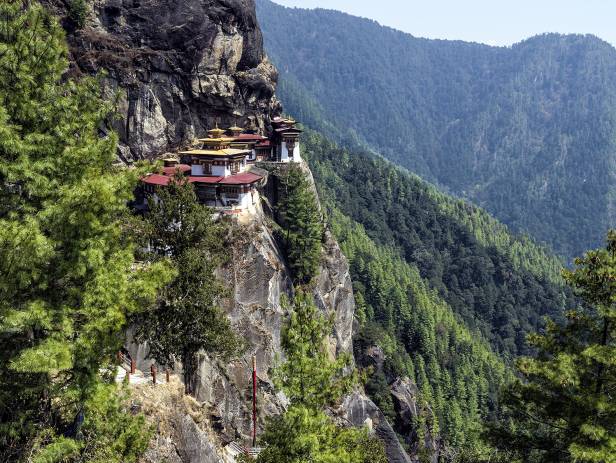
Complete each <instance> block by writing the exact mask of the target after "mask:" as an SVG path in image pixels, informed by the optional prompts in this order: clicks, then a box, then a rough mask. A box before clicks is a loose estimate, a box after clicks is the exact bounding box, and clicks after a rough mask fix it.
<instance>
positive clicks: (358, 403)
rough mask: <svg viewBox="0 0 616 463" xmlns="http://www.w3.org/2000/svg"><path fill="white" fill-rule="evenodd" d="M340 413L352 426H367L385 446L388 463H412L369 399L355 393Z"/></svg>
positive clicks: (350, 396)
mask: <svg viewBox="0 0 616 463" xmlns="http://www.w3.org/2000/svg"><path fill="white" fill-rule="evenodd" d="M340 412H341V414H342V416H343V417H344V419H346V420H347V422H348V423H349V424H350V425H352V426H368V427H369V428H370V429H373V430H374V432H375V433H376V435H377V436H378V437H379V438H380V439H381V440H382V441H383V443H384V444H385V452H386V453H387V461H389V463H414V460H411V459H410V458H409V456H408V455H407V453H406V452H405V450H404V449H403V448H402V445H400V442H399V441H398V437H397V436H396V432H395V431H394V430H393V428H392V427H391V425H390V424H389V423H388V422H387V419H386V418H385V416H384V415H383V412H381V410H379V407H377V406H376V405H375V404H374V403H373V402H372V401H371V400H370V399H368V398H367V397H366V396H364V395H363V394H361V393H359V392H356V393H354V394H351V395H349V396H348V397H346V398H345V400H344V402H343V403H342V406H341V407H340Z"/></svg>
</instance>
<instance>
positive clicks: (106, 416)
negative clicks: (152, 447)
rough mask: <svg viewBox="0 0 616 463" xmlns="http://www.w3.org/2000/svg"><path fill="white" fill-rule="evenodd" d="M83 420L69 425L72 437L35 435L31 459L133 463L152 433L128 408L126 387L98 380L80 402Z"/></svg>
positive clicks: (141, 452)
mask: <svg viewBox="0 0 616 463" xmlns="http://www.w3.org/2000/svg"><path fill="white" fill-rule="evenodd" d="M83 415H84V417H85V420H84V421H83V423H82V424H81V425H79V426H76V425H75V424H73V426H72V427H71V429H70V432H71V433H74V434H75V436H74V437H76V440H73V439H68V438H66V437H63V436H61V435H59V436H53V435H51V434H50V435H39V436H38V439H37V441H35V442H34V444H33V453H34V454H35V455H36V456H35V457H34V459H33V461H34V462H40V463H47V462H50V461H62V462H65V461H66V462H75V463H77V462H82V461H87V462H90V463H104V462H109V463H135V462H137V461H138V458H139V457H140V456H141V455H143V453H144V452H145V450H146V449H147V447H148V443H149V441H150V438H151V436H152V429H150V427H149V426H148V425H146V422H145V419H144V417H143V416H142V415H137V416H134V415H133V414H132V412H131V411H130V395H129V392H128V391H127V390H121V391H118V387H117V386H116V385H115V384H99V385H98V386H97V388H96V390H95V391H94V393H93V395H92V397H90V398H89V399H88V401H87V402H86V403H85V404H84V413H83Z"/></svg>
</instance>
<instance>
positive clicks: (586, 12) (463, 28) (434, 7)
mask: <svg viewBox="0 0 616 463" xmlns="http://www.w3.org/2000/svg"><path fill="white" fill-rule="evenodd" d="M274 1H275V2H276V3H279V4H281V5H285V6H297V7H301V8H315V7H320V8H329V9H334V10H340V11H345V12H347V13H350V14H353V15H356V16H363V17H366V18H371V19H375V20H377V21H378V22H380V23H381V24H384V25H387V26H391V27H394V28H396V29H400V30H403V31H405V32H410V33H411V34H413V35H414V36H417V37H429V38H439V39H461V40H467V41H473V42H482V43H488V44H490V45H511V44H513V43H516V42H519V41H520V40H523V39H525V38H528V37H530V36H532V35H536V34H539V33H541V32H562V33H574V32H575V33H584V34H586V33H590V34H594V35H596V36H598V37H600V38H602V39H604V40H606V41H608V42H610V43H611V44H612V45H616V0H274Z"/></svg>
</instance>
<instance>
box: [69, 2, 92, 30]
mask: <svg viewBox="0 0 616 463" xmlns="http://www.w3.org/2000/svg"><path fill="white" fill-rule="evenodd" d="M68 17H69V19H70V20H71V21H72V22H73V23H74V24H75V28H76V29H83V26H85V24H86V19H87V17H88V3H87V2H86V0H69V3H68Z"/></svg>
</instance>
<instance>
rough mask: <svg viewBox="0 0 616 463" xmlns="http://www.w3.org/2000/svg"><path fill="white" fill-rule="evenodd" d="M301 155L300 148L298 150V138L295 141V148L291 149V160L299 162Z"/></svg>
mask: <svg viewBox="0 0 616 463" xmlns="http://www.w3.org/2000/svg"><path fill="white" fill-rule="evenodd" d="M301 160H302V157H301V155H300V150H299V140H298V141H297V142H296V143H295V148H294V149H293V161H295V162H301Z"/></svg>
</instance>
